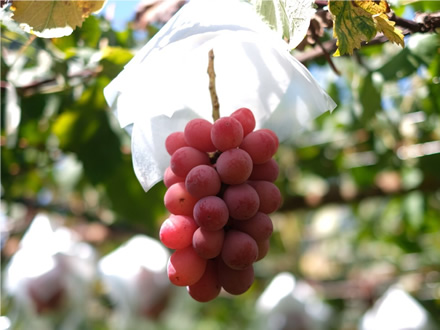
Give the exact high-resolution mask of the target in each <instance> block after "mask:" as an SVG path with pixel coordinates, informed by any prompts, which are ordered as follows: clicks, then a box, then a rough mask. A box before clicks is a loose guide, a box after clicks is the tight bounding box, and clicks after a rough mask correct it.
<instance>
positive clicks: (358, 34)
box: [329, 0, 404, 56]
mask: <svg viewBox="0 0 440 330" xmlns="http://www.w3.org/2000/svg"><path fill="white" fill-rule="evenodd" d="M329 9H330V12H331V13H332V15H333V20H334V29H333V34H334V36H335V37H336V38H337V46H338V49H337V50H336V52H335V53H334V56H339V55H343V54H346V53H348V54H350V55H352V54H353V50H354V49H355V48H360V47H361V42H363V41H369V40H371V39H372V38H373V37H374V36H375V35H376V34H377V33H378V32H382V33H383V34H384V35H385V36H386V37H387V38H388V40H390V41H392V42H394V43H396V44H399V45H400V46H402V47H403V45H404V41H403V34H402V32H401V31H400V30H399V29H397V28H396V27H395V26H394V25H395V22H392V21H390V20H389V19H388V16H387V15H386V13H387V12H389V10H390V9H389V6H388V3H387V2H386V1H385V0H380V1H372V0H367V1H338V0H330V1H329Z"/></svg>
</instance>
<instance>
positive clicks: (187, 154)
mask: <svg viewBox="0 0 440 330" xmlns="http://www.w3.org/2000/svg"><path fill="white" fill-rule="evenodd" d="M202 164H204V165H209V164H210V161H209V156H208V155H207V154H206V153H204V152H201V151H200V150H197V149H196V148H193V147H182V148H180V149H177V150H176V151H175V152H174V153H173V155H172V156H171V161H170V167H171V170H172V171H173V172H174V174H176V175H177V176H181V177H186V175H187V174H188V172H189V171H191V169H192V168H194V167H196V166H197V165H202Z"/></svg>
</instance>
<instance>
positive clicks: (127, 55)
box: [101, 47, 133, 79]
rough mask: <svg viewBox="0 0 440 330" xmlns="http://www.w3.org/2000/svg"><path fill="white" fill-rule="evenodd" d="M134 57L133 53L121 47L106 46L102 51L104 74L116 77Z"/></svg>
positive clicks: (111, 77)
mask: <svg viewBox="0 0 440 330" xmlns="http://www.w3.org/2000/svg"><path fill="white" fill-rule="evenodd" d="M132 58H133V53H131V52H130V51H129V50H127V49H124V48H121V47H106V48H104V50H103V51H102V58H101V64H102V66H103V70H102V72H103V74H105V75H106V76H107V77H109V78H110V79H113V78H114V77H116V76H117V75H118V74H119V73H120V72H121V71H122V69H123V68H124V66H125V64H127V63H128V62H129V61H130V60H131V59H132Z"/></svg>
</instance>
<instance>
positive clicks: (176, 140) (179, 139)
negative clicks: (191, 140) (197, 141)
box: [165, 132, 188, 155]
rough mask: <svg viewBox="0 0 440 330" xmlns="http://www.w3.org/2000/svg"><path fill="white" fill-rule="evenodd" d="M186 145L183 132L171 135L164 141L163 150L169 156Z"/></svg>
mask: <svg viewBox="0 0 440 330" xmlns="http://www.w3.org/2000/svg"><path fill="white" fill-rule="evenodd" d="M187 145H188V144H187V143H186V141H185V138H184V135H183V132H174V133H171V134H170V135H168V137H167V138H166V140H165V149H166V150H167V152H168V153H169V154H170V155H173V154H174V152H175V151H176V150H177V149H180V148H182V147H186V146H187Z"/></svg>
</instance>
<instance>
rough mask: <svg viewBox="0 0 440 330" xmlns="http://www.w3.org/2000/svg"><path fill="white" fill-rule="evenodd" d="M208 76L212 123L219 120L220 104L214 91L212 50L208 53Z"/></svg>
mask: <svg viewBox="0 0 440 330" xmlns="http://www.w3.org/2000/svg"><path fill="white" fill-rule="evenodd" d="M208 59H209V60H208V70H207V72H208V76H209V93H210V94H211V102H212V119H213V120H214V122H215V121H216V120H217V119H219V118H220V103H219V101H218V96H217V91H216V89H215V71H214V50H213V49H211V50H210V51H209V53H208Z"/></svg>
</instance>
